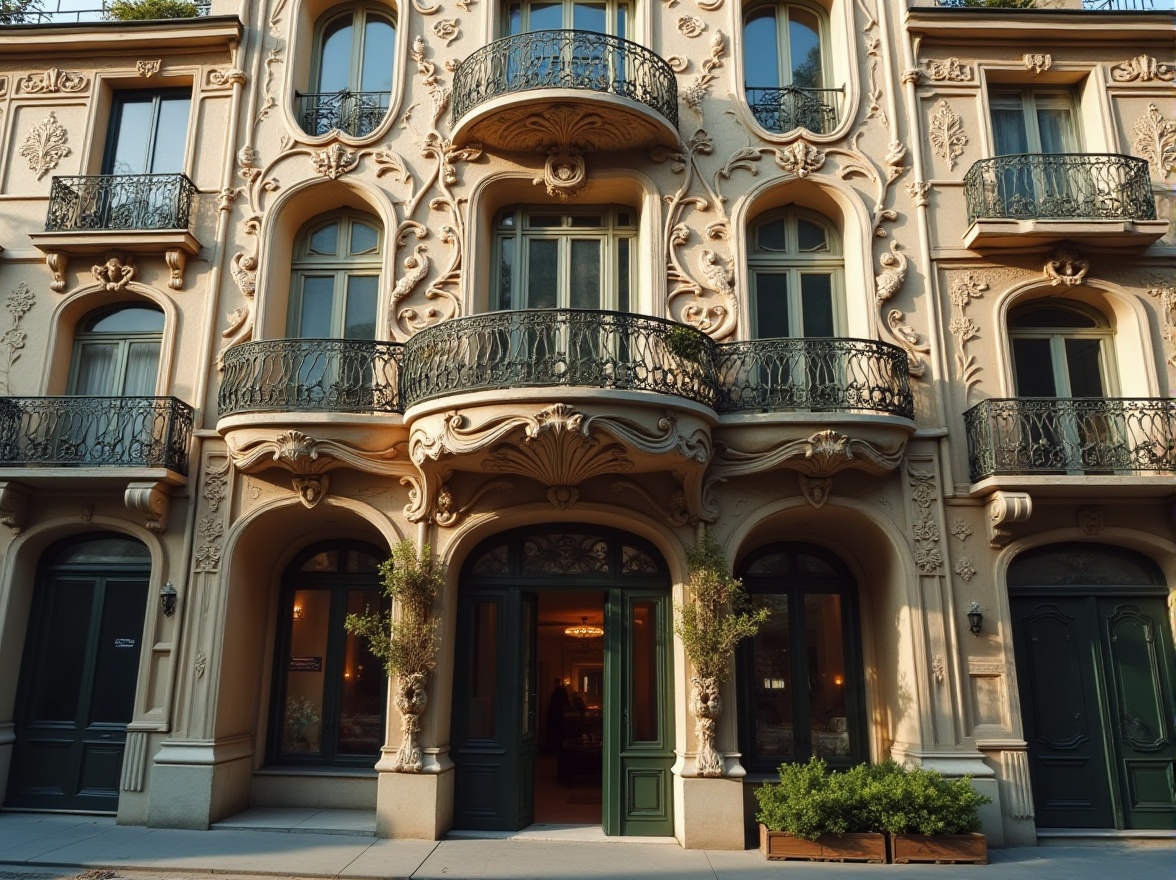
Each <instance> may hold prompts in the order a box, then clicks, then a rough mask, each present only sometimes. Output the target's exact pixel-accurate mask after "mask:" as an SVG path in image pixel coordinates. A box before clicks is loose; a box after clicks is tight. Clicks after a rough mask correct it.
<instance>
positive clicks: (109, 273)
mask: <svg viewBox="0 0 1176 880" xmlns="http://www.w3.org/2000/svg"><path fill="white" fill-rule="evenodd" d="M137 271H138V270H137V269H136V268H135V265H134V263H132V262H131V261H129V260H128V261H127V262H125V263H124V262H123V257H121V256H119V255H111V256H109V257H107V258H106V262H105V263H101V264H96V265H94V266H91V267H90V274H92V275H93V276H94V280H95V281H97V282H98V283H99V284H100V285H102V289H103V290H105V291H107V292H113V291H116V290H124V289H125V288H126V286H127V285H128V284H130V283H131V282H132V281H133V280H134V279H135V274H136V272H137Z"/></svg>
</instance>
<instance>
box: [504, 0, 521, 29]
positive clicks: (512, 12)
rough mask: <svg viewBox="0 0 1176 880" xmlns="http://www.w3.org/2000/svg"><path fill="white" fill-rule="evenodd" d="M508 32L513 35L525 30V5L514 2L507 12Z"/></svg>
mask: <svg viewBox="0 0 1176 880" xmlns="http://www.w3.org/2000/svg"><path fill="white" fill-rule="evenodd" d="M507 32H508V33H510V34H511V35H512V36H513V35H514V34H521V33H522V32H523V7H522V6H520V5H519V4H518V3H512V4H511V5H510V9H509V11H508V12H507Z"/></svg>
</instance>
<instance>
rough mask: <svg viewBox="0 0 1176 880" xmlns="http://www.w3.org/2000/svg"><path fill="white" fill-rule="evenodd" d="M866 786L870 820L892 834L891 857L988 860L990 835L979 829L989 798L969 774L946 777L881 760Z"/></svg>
mask: <svg viewBox="0 0 1176 880" xmlns="http://www.w3.org/2000/svg"><path fill="white" fill-rule="evenodd" d="M878 768H879V769H878V770H876V771H875V772H874V774H873V779H872V780H871V782H870V783H869V785H868V786H867V791H866V797H867V800H868V803H869V810H870V812H871V818H870V824H871V825H872V826H873V827H875V828H877V829H879V830H881V831H885V832H886V833H887V834H889V835H890V859H891V861H893V862H895V863H897V864H906V863H909V862H937V863H940V862H947V863H971V864H978V865H986V864H988V839H987V838H986V837H985V836H984V835H983V834H978V833H977V832H978V831H979V829H980V813H979V808H980V805H981V804H986V803H988V802H989V800H990V799H989V798H987V797H985V796H983V795H980V794H977V793H976V792H975V791H974V790H973V789H972V781H971V779H969V778H968V777H966V776H965V777H963V778H961V779H945V778H944V777H943V776H942V775H940V773H939V772H937V771H935V770H928V769H925V768H922V767H899V766H898V765H897V764H895V763H894V762H893V761H888V762H886V763H885V764H883V765H878Z"/></svg>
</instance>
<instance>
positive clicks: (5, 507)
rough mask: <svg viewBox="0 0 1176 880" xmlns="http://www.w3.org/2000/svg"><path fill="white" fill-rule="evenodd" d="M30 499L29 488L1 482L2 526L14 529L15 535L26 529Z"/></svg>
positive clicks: (0, 520) (6, 481)
mask: <svg viewBox="0 0 1176 880" xmlns="http://www.w3.org/2000/svg"><path fill="white" fill-rule="evenodd" d="M29 498H30V495H29V490H28V487H26V486H22V485H21V484H20V483H14V482H11V481H8V480H5V481H3V482H0V525H3V526H7V527H8V528H10V529H12V533H13V534H14V535H19V534H20V533H21V530H22V529H23V528H24V527H25V523H26V522H27V518H28V513H29Z"/></svg>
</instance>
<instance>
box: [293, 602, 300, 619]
mask: <svg viewBox="0 0 1176 880" xmlns="http://www.w3.org/2000/svg"><path fill="white" fill-rule="evenodd" d="M293 617H294V620H296V621H298V620H302V606H301V605H295V606H294V615H293Z"/></svg>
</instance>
